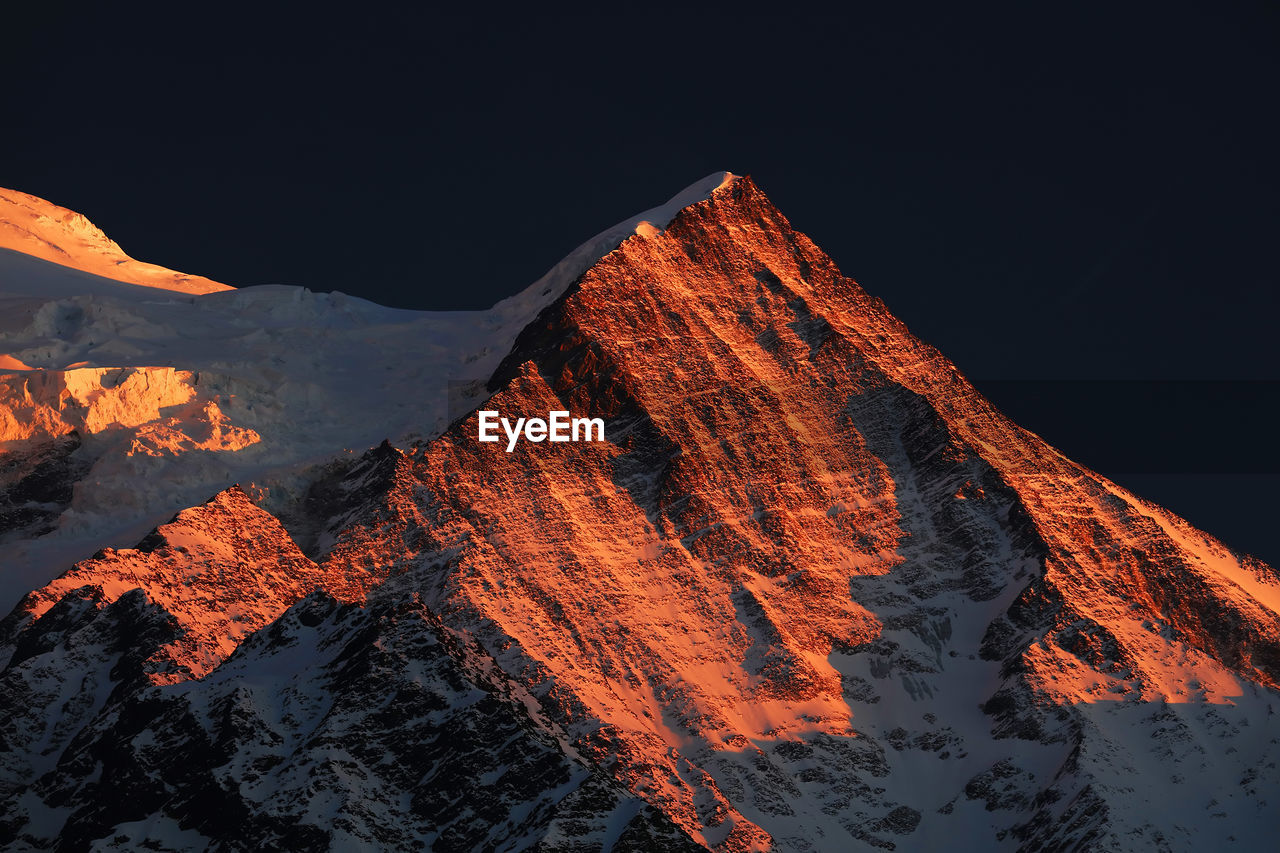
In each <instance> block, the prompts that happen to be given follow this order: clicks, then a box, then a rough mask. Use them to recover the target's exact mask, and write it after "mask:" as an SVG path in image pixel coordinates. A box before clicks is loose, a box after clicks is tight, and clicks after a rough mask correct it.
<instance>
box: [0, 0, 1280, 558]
mask: <svg viewBox="0 0 1280 853" xmlns="http://www.w3.org/2000/svg"><path fill="white" fill-rule="evenodd" d="M118 5H123V4H114V5H113V6H108V5H107V4H99V6H98V7H96V8H94V9H91V10H84V9H79V8H77V7H74V6H72V5H70V4H61V5H59V4H57V3H44V4H39V8H27V9H25V10H17V9H12V10H11V9H6V18H7V20H6V21H5V24H4V27H5V31H6V38H5V40H4V41H5V48H4V51H3V52H0V69H3V74H4V81H5V85H4V88H3V94H0V98H3V101H4V110H3V116H4V122H5V125H6V126H5V128H4V131H3V132H2V133H0V186H6V187H11V188H14V189H19V190H23V191H25V192H30V193H34V194H35V195H38V196H42V197H44V198H47V199H49V200H51V201H54V202H56V203H58V204H61V205H64V206H66V207H70V208H72V209H73V210H77V211H79V212H82V213H84V214H86V215H87V216H88V217H89V218H90V219H92V220H93V221H94V222H95V223H96V224H98V225H99V226H100V227H102V228H103V229H104V230H105V231H106V232H107V234H108V235H110V236H111V237H113V238H114V239H116V240H117V241H118V242H119V243H120V244H121V245H122V246H123V247H124V249H125V250H126V251H127V252H129V253H130V254H131V255H133V256H134V257H136V258H139V259H141V260H147V261H152V262H155V263H159V264H163V265H165V266H169V267H173V268H175V269H179V270H182V271H185V272H191V273H198V274H201V275H207V276H209V277H211V278H214V279H217V280H220V281H224V282H226V283H228V284H233V285H236V286H245V285H252V284H264V283H286V284H298V285H304V286H307V287H309V288H311V289H313V290H342V291H344V292H346V293H350V294H354V295H357V296H362V297H365V298H368V299H372V300H375V301H377V302H382V303H384V304H389V305H396V306H403V307H412V308H439V309H459V308H483V307H487V306H488V305H490V304H492V303H493V302H495V301H497V300H498V299H500V298H502V297H503V296H506V295H509V294H511V293H514V292H516V291H518V290H520V289H522V288H523V287H524V286H525V285H527V284H528V283H530V282H532V281H533V280H534V279H536V278H537V277H538V276H540V275H541V274H542V273H543V272H544V271H545V270H546V269H547V268H548V267H550V266H551V265H552V264H554V263H555V262H556V261H557V260H559V258H560V257H561V256H563V255H564V254H565V253H567V252H568V251H569V250H570V249H572V248H573V247H574V246H575V245H577V244H578V243H579V242H581V241H583V240H585V239H586V238H588V237H590V236H591V235H593V234H594V233H596V232H597V231H600V230H602V229H603V228H605V227H606V226H608V225H611V224H612V223H613V222H615V221H618V220H620V219H623V218H625V217H626V216H628V215H630V214H632V213H635V212H638V211H640V210H642V209H645V208H647V207H651V206H653V205H656V204H658V203H660V202H662V201H664V200H665V199H666V198H667V197H669V196H671V195H673V194H674V193H675V192H677V191H678V190H679V189H681V188H682V187H684V186H685V185H687V184H689V183H692V182H693V181H695V180H696V179H698V178H700V177H702V176H703V175H706V174H708V173H710V172H713V171H717V170H721V169H729V170H731V171H734V172H738V173H748V174H751V175H752V176H753V177H754V178H755V180H756V182H757V183H758V184H759V185H760V186H761V187H762V188H763V189H764V191H765V192H766V193H768V194H769V195H770V197H771V198H772V199H773V200H774V202H775V203H776V204H777V205H778V206H779V207H780V208H781V209H782V210H783V212H784V213H786V214H787V215H788V217H789V218H790V219H791V220H792V222H793V224H795V225H796V226H797V227H798V228H800V229H801V230H803V231H805V232H806V233H808V234H809V235H810V236H811V237H812V238H813V239H814V240H815V241H816V242H817V243H818V245H820V246H822V247H823V248H824V249H826V250H827V252H829V253H830V254H831V255H832V256H833V257H834V258H835V260H836V262H837V263H838V264H840V266H841V268H842V269H843V270H844V271H845V272H846V273H847V274H849V275H851V276H853V277H854V278H856V279H858V280H859V281H860V282H861V283H862V284H863V286H864V287H866V288H867V289H868V290H869V291H870V292H872V293H874V294H876V295H877V296H880V297H881V298H883V299H884V300H885V301H886V302H887V303H888V305H889V307H890V308H891V309H892V310H893V311H894V312H895V313H896V314H897V315H898V316H899V317H901V318H902V319H903V320H905V321H906V322H907V324H908V325H909V326H910V327H911V328H912V330H913V331H915V332H916V333H917V334H918V335H919V336H921V337H922V338H924V339H925V340H926V341H928V342H930V343H932V344H934V345H935V346H937V347H939V348H940V349H941V350H942V351H943V352H944V353H945V354H946V355H948V356H949V357H950V358H951V359H952V360H953V361H955V362H956V363H957V365H958V366H959V367H960V369H961V370H962V371H964V372H965V373H966V374H967V375H968V376H970V377H971V378H973V379H974V380H975V382H976V384H978V386H979V387H980V388H981V389H982V390H984V391H985V392H987V393H988V394H989V396H991V398H992V399H993V400H994V401H995V402H996V403H997V405H1000V406H1002V407H1003V408H1005V409H1006V411H1008V412H1009V413H1010V414H1011V415H1012V416H1013V417H1014V418H1015V419H1016V420H1018V421H1019V422H1020V423H1022V424H1023V425H1024V426H1027V427H1028V428H1030V429H1032V430H1034V431H1036V432H1038V433H1040V434H1041V435H1043V436H1044V437H1045V438H1047V439H1048V440H1049V441H1050V442H1051V443H1053V444H1055V445H1056V446H1058V447H1059V448H1060V449H1062V450H1063V451H1064V452H1065V453H1067V455H1068V456H1071V457H1072V458H1075V459H1076V460H1077V461H1080V462H1082V463H1084V464H1086V465H1089V466H1091V467H1094V468H1096V469H1098V470H1101V471H1103V472H1104V473H1106V474H1108V475H1111V476H1114V477H1115V478H1116V479H1118V480H1119V481H1120V482H1121V483H1123V484H1125V485H1129V486H1130V487H1132V488H1134V489H1136V490H1137V491H1139V493H1141V494H1143V495H1144V496H1147V497H1150V498H1152V499H1154V500H1156V501H1158V502H1161V503H1164V504H1166V505H1167V506H1169V507H1170V508H1172V509H1174V510H1175V511H1178V512H1180V513H1182V514H1183V515H1185V516H1187V517H1188V518H1189V519H1190V520H1191V521H1192V522H1193V523H1196V524H1197V525H1199V526H1201V527H1204V528H1206V529H1208V530H1210V531H1211V532H1213V533H1215V534H1217V535H1219V536H1222V537H1223V538H1224V539H1226V541H1227V542H1228V543H1229V544H1232V545H1234V546H1236V547H1238V548H1241V549H1243V550H1249V551H1252V552H1254V553H1257V554H1258V555H1259V556H1262V557H1264V558H1266V559H1270V560H1271V561H1273V562H1280V534H1277V533H1276V532H1274V531H1275V529H1276V527H1277V525H1276V524H1275V521H1274V513H1275V511H1276V509H1277V501H1276V498H1275V495H1276V490H1277V488H1280V463H1277V459H1276V453H1275V449H1274V433H1275V420H1274V416H1275V413H1276V405H1275V404H1276V401H1277V398H1280V391H1278V389H1280V383H1278V382H1277V381H1276V380H1280V370H1278V369H1277V368H1278V366H1280V365H1278V364H1277V355H1276V345H1275V323H1276V317H1277V314H1276V307H1277V287H1276V285H1277V277H1278V276H1277V271H1276V270H1277V257H1276V255H1277V253H1276V248H1277V235H1280V228H1278V226H1280V202H1278V201H1277V200H1278V199H1280V180H1277V177H1278V174H1277V173H1278V171H1280V169H1278V167H1277V163H1276V155H1275V152H1276V151H1280V119H1278V112H1280V111H1278V110H1277V102H1278V101H1280V97H1278V95H1277V92H1278V86H1277V84H1278V83H1280V73H1277V72H1278V68H1277V66H1278V65H1280V49H1278V46H1280V12H1278V11H1277V7H1276V5H1275V4H1274V3H1272V4H1264V3H1256V4H1230V3H1222V4H1201V5H1200V7H1199V8H1196V7H1193V6H1192V5H1190V4H1181V3H1162V4H1159V5H1154V4H1153V5H1151V6H1138V5H1130V4H1123V5H1124V8H1113V7H1112V6H1103V5H1096V6H1094V5H1088V6H1087V7H1084V8H1081V9H1065V8H1055V9H1052V10H1049V9H1047V6H1046V4H1019V5H1018V6H1012V7H1008V8H999V9H998V10H997V7H994V6H987V7H985V8H986V10H987V11H981V12H975V11H974V10H973V9H970V8H967V6H965V5H963V4H948V5H945V6H944V5H939V6H938V7H936V8H933V7H928V6H923V5H919V4H916V5H911V6H910V7H909V8H905V7H906V4H894V6H895V8H898V7H904V8H902V9H900V10H899V11H896V12H891V11H887V10H885V9H880V8H874V7H873V10H871V11H850V12H845V13H842V16H840V17H831V16H829V15H824V14H818V13H807V12H805V11H804V10H803V8H802V6H801V5H800V4H795V3H783V4H778V7H777V11H776V12H775V13H773V14H768V15H766V14H763V13H746V12H744V11H743V9H744V8H746V7H744V6H740V7H736V8H735V7H722V8H720V9H718V10H713V9H710V8H708V9H706V10H705V11H679V12H675V11H672V10H670V9H668V8H666V7H663V6H661V5H645V4H619V5H617V6H616V7H612V8H611V9H609V10H606V9H603V8H601V7H599V6H597V7H588V8H579V9H569V8H567V7H564V6H555V5H553V4H527V5H526V6H524V7H523V8H514V9H507V8H505V5H504V6H501V7H500V6H497V5H492V4H489V5H477V4H472V5H473V6H475V7H476V10H475V11H462V10H460V9H457V8H455V9H443V10H442V9H439V8H432V6H435V5H436V4H431V5H430V6H428V5H427V4H420V5H421V6H422V8H419V9H414V10H398V11H396V10H388V9H382V8H379V7H375V6H372V5H371V6H369V7H368V10H369V11H368V12H367V13H365V12H364V11H363V9H362V7H360V6H358V5H357V6H351V5H348V6H345V7H343V8H344V14H343V15H342V16H323V15H320V14H318V13H316V12H314V11H313V12H311V13H309V14H301V15H285V14H284V13H281V12H271V11H263V10H256V11H254V12H252V13H248V12H245V11H236V12H234V13H232V12H230V11H228V9H229V7H225V6H221V5H206V6H201V7H198V8H199V9H201V10H203V14H200V13H197V12H193V11H191V9H192V8H195V7H187V6H173V5H170V6H168V7H165V8H167V11H164V12H160V13H156V12H154V11H153V12H152V13H150V14H146V15H144V14H142V13H134V12H127V11H122V10H121V9H120V8H118ZM1113 5H1114V6H1116V7H1119V6H1120V5H1121V4H1113ZM316 8H319V7H316Z"/></svg>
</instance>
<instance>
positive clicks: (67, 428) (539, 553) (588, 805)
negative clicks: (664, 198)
mask: <svg viewBox="0 0 1280 853" xmlns="http://www.w3.org/2000/svg"><path fill="white" fill-rule="evenodd" d="M3 198H8V196H3V197H0V200H2V199H3ZM24 198H29V197H24ZM104 239H105V238H104ZM0 293H3V294H5V295H4V296H3V299H4V306H5V311H4V312H3V314H0V317H2V318H3V319H0V324H3V327H2V328H0V352H2V353H4V354H5V355H6V356H7V359H8V360H7V361H6V362H5V365H6V367H5V369H6V370H7V371H8V372H7V373H6V374H5V375H3V376H0V430H3V436H2V437H3V440H4V445H3V448H4V451H5V455H4V457H2V458H0V483H3V484H4V488H5V493H4V495H5V497H4V499H3V500H4V502H3V504H2V505H0V524H2V525H3V529H2V531H0V534H2V535H3V537H4V539H3V540H0V541H2V542H3V544H0V548H3V549H4V551H3V552H2V553H3V554H4V559H3V563H4V565H3V575H2V576H0V583H2V584H3V591H4V592H5V594H6V595H8V596H9V598H8V599H6V603H7V604H10V605H12V604H16V606H15V607H14V609H13V611H12V613H11V614H10V615H9V616H8V617H7V618H6V619H5V620H4V621H3V622H2V623H0V644H3V646H4V650H3V651H0V661H4V660H7V661H8V662H7V665H5V667H4V669H3V671H2V672H0V708H2V709H3V714H0V721H3V722H0V726H2V728H0V739H2V742H3V744H4V746H5V750H4V751H3V755H2V756H0V803H2V805H0V840H3V841H4V842H5V843H6V845H7V846H9V847H13V848H15V849H52V848H55V847H57V848H58V849H67V850H75V849H133V848H136V847H139V846H144V845H150V846H152V847H154V848H158V849H204V848H205V847H207V846H210V845H213V846H216V847H220V848H223V849H257V848H260V847H284V848H288V849H323V848H325V847H331V848H333V849H345V848H347V847H350V846H353V845H357V844H364V845H367V846H369V847H371V848H374V849H404V848H412V847H415V846H426V847H432V848H434V849H442V850H452V849H457V850H473V849H489V850H519V849H529V848H535V849H543V850H578V849H581V850H597V849H618V850H640V849H661V850H667V849H683V848H689V849H697V848H698V847H710V848H712V849H716V850H726V851H728V850H748V849H778V850H833V849H838V850H844V849H872V848H879V849H909V850H914V849H931V848H932V847H935V846H938V847H941V846H942V845H944V844H945V845H946V846H948V847H957V848H960V849H974V850H987V849H1004V848H1007V849H1028V850H1036V849H1116V850H1127V849H1134V848H1139V847H1141V848H1148V847H1149V848H1155V849H1172V850H1196V849H1203V848H1206V847H1214V848H1218V847H1224V848H1225V847H1230V846H1232V845H1235V846H1237V847H1238V848H1240V849H1246V850H1253V849H1265V848H1266V847H1267V846H1269V845H1268V842H1269V840H1270V838H1271V837H1272V836H1273V835H1274V833H1275V832H1276V831H1277V830H1280V812H1277V811H1276V810H1275V808H1274V806H1273V805H1272V801H1273V800H1274V799H1275V798H1276V797H1277V796H1280V771H1278V770H1277V769H1276V768H1277V764H1276V762H1277V759H1278V758H1280V755H1277V752H1278V751H1280V746H1278V745H1277V737H1278V736H1280V724H1278V723H1276V722H1274V721H1275V716H1274V709H1275V708H1276V707H1277V706H1278V705H1280V694H1277V692H1276V688H1277V679H1278V678H1280V579H1277V577H1276V575H1275V572H1274V571H1273V570H1272V569H1271V568H1270V567H1268V566H1266V565H1264V564H1262V563H1260V562H1258V561H1256V560H1254V559H1252V558H1249V557H1247V556H1244V555H1241V554H1238V553H1235V552H1233V551H1231V550H1230V549H1228V548H1227V547H1226V546H1224V545H1223V544H1222V543H1220V542H1218V541H1216V540H1214V539H1213V538H1212V537H1209V536H1207V535H1206V534H1204V533H1201V532H1199V531H1197V530H1195V529H1194V528H1192V527H1190V526H1189V525H1188V524H1186V523H1185V522H1184V521H1182V520H1181V519H1179V518H1177V517H1176V516H1174V515H1172V514H1171V513H1168V512H1167V511H1165V510H1163V509H1161V508H1160V507H1157V506H1154V505H1152V504H1150V503H1148V502H1145V501H1143V500H1142V499H1141V498H1139V497H1137V496H1135V495H1133V494H1130V493H1128V492H1126V491H1125V490H1123V489H1121V488H1120V487H1118V486H1116V485H1115V484H1113V483H1111V482H1109V481H1108V480H1106V479H1105V478H1103V477H1101V476H1099V475H1097V474H1096V473H1094V472H1092V471H1089V470H1087V469H1084V468H1082V467H1080V466H1078V465H1076V464H1074V463H1072V462H1071V461H1070V460H1067V459H1065V458H1064V457H1062V456H1061V454H1059V453H1057V452H1056V451H1055V450H1054V449H1053V448H1051V447H1049V446H1048V445H1046V444H1045V443H1044V442H1043V441H1041V440H1040V439H1039V438H1038V437H1036V436H1035V435H1032V434H1030V433H1028V432H1026V431H1025V430H1022V429H1020V428H1018V427H1017V426H1016V425H1015V424H1013V423H1011V422H1009V421H1008V419H1006V418H1005V417H1004V416H1003V415H1001V414H1000V413H999V412H998V411H996V410H995V409H993V408H992V407H991V406H990V405H989V404H988V403H987V402H986V401H985V400H984V399H983V398H982V397H981V395H979V394H978V393H977V392H976V391H975V390H974V389H973V387H972V386H971V385H970V384H969V383H968V382H967V381H966V380H965V379H964V377H963V376H962V375H961V374H960V373H959V372H958V371H957V370H956V368H955V367H954V366H953V365H952V364H951V363H950V362H948V361H947V360H946V359H945V358H944V357H943V356H941V355H940V354H939V353H937V352H936V351H934V350H933V349H931V348H930V347H928V346H927V345H925V344H923V343H921V342H920V341H918V340H916V339H915V338H914V337H912V336H911V334H910V333H909V332H908V331H907V329H906V328H905V327H904V326H903V325H902V324H901V323H900V322H899V321H897V320H896V319H895V318H893V317H892V315H890V314H889V312H888V311H887V310H886V309H885V307H884V305H883V304H882V303H881V302H880V301H879V300H877V299H875V298H874V297H871V296H869V295H868V294H866V293H865V292H864V291H863V290H862V289H861V288H860V287H859V286H858V285H857V284H855V283H854V282H853V281H851V280H849V279H847V278H845V277H844V276H843V275H841V274H840V272H839V270H838V269H837V268H836V267H835V265H834V264H833V263H832V261H831V260H830V259H829V258H828V257H827V256H825V255H824V254H823V253H822V252H821V251H820V250H819V249H818V248H817V247H816V246H814V245H813V244H812V243H811V242H810V241H809V240H808V239H807V238H806V237H805V236H804V235H803V234H800V233H799V232H796V231H795V230H794V229H792V227H791V226H790V224H789V223H788V221H787V220H786V218H785V217H784V216H783V215H782V214H781V213H780V212H778V211H777V210H776V209H775V208H774V207H773V206H772V204H770V203H769V201H768V200H767V198H765V196H764V195H763V193H761V192H760V190H759V189H758V188H757V187H756V186H755V185H754V183H753V182H752V181H751V180H750V179H748V178H740V177H734V176H732V175H728V174H727V173H725V174H717V175H713V176H710V177H709V178H707V179H705V180H703V181H701V182H699V183H698V184H695V185H693V186H692V187H690V188H689V189H687V190H686V191H684V192H683V193H681V194H680V195H678V196H676V197H675V198H674V199H672V200H671V201H670V202H669V203H668V204H667V205H664V206H662V207H660V208H655V209H654V210H652V211H647V212H646V213H644V214H641V215H639V216H637V217H633V218H631V219H629V220H627V221H625V222H623V223H620V224H619V225H618V226H616V227H615V228H612V229H609V230H607V231H605V232H603V233H602V234H601V235H598V236H597V237H596V238H595V239H593V240H592V241H589V242H588V243H586V244H584V245H583V246H582V247H581V248H580V249H578V250H577V251H575V252H574V253H573V254H572V255H570V256H569V257H568V258H566V260H565V261H564V262H562V263H561V264H560V265H558V266H557V267H556V268H555V269H553V270H552V271H551V272H550V273H548V275H547V276H545V277H544V278H543V279H541V280H540V281H539V282H536V283H535V284H534V285H532V286H531V287H530V288H528V289H527V290H526V291H524V292H523V293H522V294H520V295H519V296H517V297H514V298H513V299H511V300H507V301H506V302H503V303H500V304H499V305H498V306H495V307H494V308H493V309H491V310H490V311H487V312H473V313H459V314H438V313H437V314H433V313H423V312H408V311H393V310H391V309H386V308H382V307H380V306H376V305H372V304H370V303H367V302H363V301H361V300H357V299H353V298H350V297H346V296H343V295H341V294H332V295H318V294H312V293H309V292H307V291H305V290H302V289H299V288H286V287H270V288H253V289H244V290H228V291H225V292H214V293H208V294H202V295H194V294H192V293H190V292H182V291H181V289H178V290H170V291H168V292H165V291H163V290H161V291H157V290H156V289H155V288H154V287H152V288H151V289H143V288H139V287H136V286H133V285H128V284H124V283H121V282H117V281H107V280H105V279H102V278H99V277H95V276H92V275H88V274H86V273H85V272H83V271H76V270H74V269H71V268H69V267H66V266H55V265H53V264H50V263H48V262H47V261H44V260H39V259H37V258H34V257H31V256H30V255H29V254H20V253H18V252H0ZM481 404H483V407H484V408H485V409H494V410H499V411H501V412H503V413H504V414H510V415H512V416H513V417H516V416H527V417H532V416H538V415H545V413H546V412H548V411H552V410H558V409H566V410H569V411H571V412H573V413H574V414H575V415H580V416H586V417H599V418H602V419H603V420H604V421H605V423H606V435H607V441H604V442H595V443H564V444H550V443H543V444H528V443H524V444H519V445H517V446H516V447H515V448H514V450H513V451H512V452H507V449H506V446H505V444H503V443H482V442H479V441H477V428H478V426H477V415H476V410H477V409H478V408H479V407H480V406H481ZM383 439H390V441H389V442H382V440H383ZM380 442H382V443H380ZM237 483H238V484H239V485H235V484H237ZM209 495H213V497H211V498H209V497H208V496H209ZM165 519H171V520H169V521H167V522H166V521H165ZM148 530H150V531H151V532H150V533H148V532H147V531H148Z"/></svg>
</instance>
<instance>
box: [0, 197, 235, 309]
mask: <svg viewBox="0 0 1280 853" xmlns="http://www.w3.org/2000/svg"><path fill="white" fill-rule="evenodd" d="M0 248H4V249H12V250H13V251H16V252H22V253H23V254H27V255H32V256H34V257H37V258H43V259H44V260H46V261H52V262H53V263H55V264H62V265H63V266H67V267H71V268H72V269H78V270H83V271H84V272H91V273H93V274H95V275H100V276H103V277H105V278H110V279H114V280H116V281H123V282H127V283H129V284H137V285H141V286H143V287H155V288H159V289H161V290H172V291H177V292H179V293H215V292H217V291H220V290H230V289H231V287H229V286H228V285H225V284H219V283H218V282H216V281H212V280H211V279H207V278H204V277H203V276H198V275H186V274H185V273H180V272H174V271H173V270H168V269H165V268H164V267H158V266H156V265H155V264H147V263H142V262H141V261H135V260H134V259H133V258H131V257H129V256H128V255H126V254H125V253H124V250H122V249H121V248H120V246H119V245H118V244H116V242H115V241H114V240H112V239H111V238H109V237H107V235H106V234H104V233H102V229H100V228H98V227H97V226H96V225H94V224H93V223H92V222H90V221H89V220H88V219H86V218H85V217H84V216H83V215H81V214H79V213H76V212H74V211H71V210H67V209H66V208H65V207H59V206H58V205H56V204H53V203H51V202H48V201H45V200H44V199H42V198H37V197H36V196H33V195H28V194H27V193H22V192H18V191H16V190H7V189H4V188H3V187H0Z"/></svg>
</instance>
